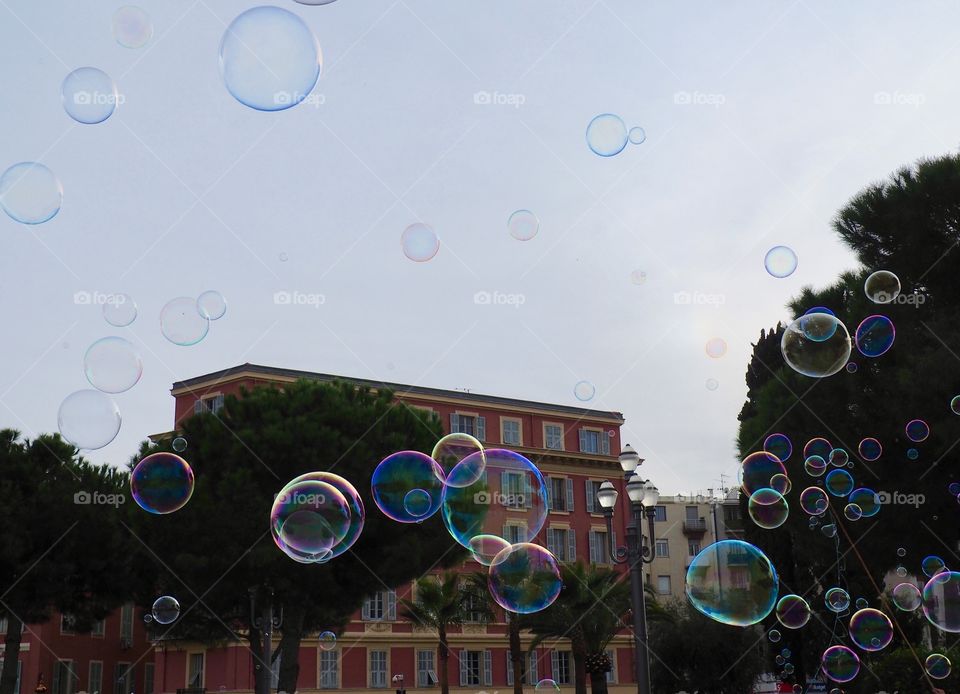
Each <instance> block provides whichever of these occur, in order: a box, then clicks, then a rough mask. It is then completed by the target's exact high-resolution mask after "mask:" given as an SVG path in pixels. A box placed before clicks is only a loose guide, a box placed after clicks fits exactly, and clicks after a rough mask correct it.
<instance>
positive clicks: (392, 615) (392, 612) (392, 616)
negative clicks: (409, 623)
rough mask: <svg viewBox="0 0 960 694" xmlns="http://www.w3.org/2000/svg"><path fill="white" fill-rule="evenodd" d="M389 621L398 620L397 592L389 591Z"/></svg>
mask: <svg viewBox="0 0 960 694" xmlns="http://www.w3.org/2000/svg"><path fill="white" fill-rule="evenodd" d="M387 619H388V620H389V621H391V622H393V621H396V619H397V591H395V590H388V591H387Z"/></svg>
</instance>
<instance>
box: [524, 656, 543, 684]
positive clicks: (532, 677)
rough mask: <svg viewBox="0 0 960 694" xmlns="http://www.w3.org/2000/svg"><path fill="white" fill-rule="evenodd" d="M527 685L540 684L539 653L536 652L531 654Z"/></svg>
mask: <svg viewBox="0 0 960 694" xmlns="http://www.w3.org/2000/svg"><path fill="white" fill-rule="evenodd" d="M527 673H528V674H527V684H530V683H531V682H539V681H540V678H539V677H538V676H537V653H536V651H534V652H533V653H531V654H530V669H529V670H528V671H527Z"/></svg>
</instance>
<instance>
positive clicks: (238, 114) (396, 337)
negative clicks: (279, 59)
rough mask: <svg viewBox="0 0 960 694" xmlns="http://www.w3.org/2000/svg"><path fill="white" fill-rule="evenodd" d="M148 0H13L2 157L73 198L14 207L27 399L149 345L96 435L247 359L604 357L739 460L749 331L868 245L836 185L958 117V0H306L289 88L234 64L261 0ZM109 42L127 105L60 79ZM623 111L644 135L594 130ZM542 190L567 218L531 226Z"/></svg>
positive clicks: (0, 115)
mask: <svg viewBox="0 0 960 694" xmlns="http://www.w3.org/2000/svg"><path fill="white" fill-rule="evenodd" d="M121 4H122V3H121V2H105V1H103V0H96V1H90V2H84V3H76V2H67V1H66V0H56V1H53V0H51V1H48V2H43V3H40V2H36V0H0V66H2V68H0V75H2V82H0V85H2V88H0V169H5V168H6V167H7V166H9V165H10V164H13V163H15V162H19V161H30V160H39V161H42V162H44V163H45V164H47V165H48V166H49V167H50V168H51V169H52V170H53V171H54V172H55V173H56V174H57V175H58V176H59V178H60V180H61V181H62V183H63V188H64V202H63V208H62V210H61V212H60V214H59V215H58V216H57V217H55V218H54V219H53V220H52V221H50V222H49V223H47V224H43V225H40V226H37V227H27V226H24V225H21V224H18V223H16V222H14V221H13V220H11V219H9V218H8V217H6V216H5V215H0V242H2V248H3V251H2V253H0V311H2V316H3V319H4V320H3V325H4V332H5V338H6V340H5V349H4V359H3V367H2V371H0V424H2V425H3V426H12V427H17V428H19V429H21V430H22V431H23V432H24V433H26V434H28V435H34V434H36V433H37V432H42V431H54V430H56V427H57V408H58V406H59V404H60V402H61V400H62V399H63V398H64V397H65V396H66V395H68V394H69V393H71V392H72V391H74V390H78V389H81V388H84V387H89V386H87V384H86V380H85V378H84V375H83V371H82V358H83V354H84V351H85V350H86V348H87V346H88V345H89V344H90V343H91V342H93V341H94V340H96V339H98V338H99V337H102V336H106V335H115V334H118V335H124V336H126V337H127V338H128V339H130V340H131V341H133V342H134V343H135V344H136V345H138V346H139V347H140V349H141V352H142V355H143V359H144V373H143V378H142V380H141V381H140V383H139V384H138V385H137V386H136V387H135V388H133V389H132V390H131V391H129V392H127V393H124V394H121V395H118V396H117V401H118V403H119V405H120V408H121V411H122V414H123V419H124V421H123V428H122V430H121V433H120V435H119V436H118V437H117V439H116V440H115V441H114V442H113V443H112V444H111V445H109V446H108V447H106V448H104V449H102V450H100V451H97V452H95V453H93V454H91V456H90V457H91V458H92V459H93V460H107V461H110V462H114V463H122V462H125V461H126V459H127V458H128V457H129V456H130V455H131V454H132V453H134V452H135V450H136V446H137V443H138V442H139V441H140V440H142V439H143V438H144V437H145V436H146V435H148V434H150V433H154V432H158V431H164V430H168V429H170V428H171V426H172V420H173V399H172V398H171V397H170V395H169V388H170V385H171V383H173V382H174V381H176V380H180V379H186V378H190V377H192V376H197V375H200V374H204V373H207V372H210V371H214V370H217V369H222V368H225V367H228V366H233V365H236V364H240V363H243V362H247V361H249V362H256V363H261V364H268V365H273V366H279V367H288V368H296V369H306V370H314V371H322V372H327V373H335V374H343V375H348V376H358V377H364V378H374V379H384V380H389V381H395V382H402V383H413V384H418V385H425V386H432V387H439V388H469V389H471V390H472V391H474V392H480V393H489V394H495V395H503V396H510V397H517V398H526V399H531V400H541V401H547V402H556V403H563V404H578V401H577V400H576V398H575V397H574V385H575V384H576V383H577V382H578V381H580V380H587V381H590V382H592V383H593V384H595V386H596V397H595V398H594V399H593V400H592V401H591V403H590V405H592V406H595V407H597V408H600V409H610V410H619V411H622V412H623V413H624V415H625V417H626V420H627V423H626V426H625V427H624V431H623V435H624V441H625V442H629V443H632V444H633V445H634V446H635V447H636V448H637V450H638V451H639V452H640V454H641V455H642V456H644V457H645V458H646V459H647V463H646V465H645V470H646V472H647V473H648V474H649V475H650V476H651V477H652V478H653V480H654V481H655V482H656V483H657V484H658V485H659V486H660V488H661V490H663V491H664V492H666V493H676V492H685V491H696V490H703V489H706V488H709V487H717V486H719V478H720V475H721V474H725V475H727V481H728V483H730V482H732V481H735V477H736V460H735V454H734V439H735V436H736V428H737V420H736V415H737V412H738V410H739V408H740V406H741V404H742V402H743V399H744V395H745V390H746V389H745V385H744V381H743V373H744V369H745V365H746V362H747V359H748V356H749V353H750V343H751V341H753V340H755V339H756V337H757V335H758V333H759V331H760V329H761V328H764V327H769V326H771V325H773V324H775V323H776V322H777V320H780V319H783V318H785V317H786V315H787V313H786V309H785V303H786V302H787V301H788V299H789V298H790V297H791V296H792V295H794V294H796V293H797V291H798V290H799V289H800V288H801V287H802V286H804V285H814V286H822V285H824V284H827V283H829V282H831V281H832V280H833V279H834V278H835V277H836V276H837V275H838V274H839V273H840V272H841V271H843V270H846V269H850V268H854V267H855V266H856V263H855V260H854V258H853V257H852V255H851V254H850V253H849V251H847V250H846V249H845V248H844V247H842V246H841V245H840V244H839V242H838V241H837V239H836V238H835V236H834V235H833V233H832V232H831V230H830V222H831V219H832V217H833V215H834V214H835V213H836V211H837V210H838V209H839V208H840V207H841V206H842V205H843V204H844V203H845V202H846V201H847V200H848V199H849V198H850V197H851V196H852V195H853V194H855V193H856V192H857V191H859V190H860V189H861V188H862V187H863V186H865V185H866V184H868V183H870V182H873V181H876V180H879V179H881V178H883V177H885V176H887V175H888V174H889V173H890V172H891V171H892V170H894V169H895V168H897V167H898V166H900V165H902V164H905V163H909V162H911V161H913V160H915V159H917V158H919V157H924V156H936V155H939V154H942V153H944V152H948V151H951V150H953V149H955V148H956V146H957V143H958V125H957V124H958V120H957V114H958V113H960V94H958V90H960V83H958V80H957V74H960V49H958V46H957V37H956V26H957V25H958V24H960V6H958V5H957V4H956V3H955V2H911V3H902V2H876V1H872V2H866V1H860V2H845V3H836V2H832V1H822V2H821V1H816V2H814V1H813V0H807V1H806V2H804V1H798V2H769V1H766V0H757V1H755V2H725V3H715V2H653V3H651V2H644V3H636V2H627V1H625V0H623V1H621V0H596V1H594V0H570V1H568V0H523V1H516V0H514V1H511V2H504V1H501V2H484V3H476V2H450V1H449V0H445V1H443V2H440V1H433V0H429V1H428V0H396V1H394V0H337V2H334V3H332V4H329V5H325V6H319V7H311V6H304V5H299V4H296V3H294V2H293V1H292V0H290V1H288V2H280V3H279V5H280V6H281V7H284V8H286V9H289V10H291V11H293V12H295V13H297V14H298V15H299V16H300V17H302V18H303V19H304V20H305V21H306V22H307V23H308V24H309V25H310V26H311V27H312V29H313V31H314V32H315V34H316V36H317V38H318V39H319V41H320V44H321V46H322V49H323V56H324V70H323V74H322V76H321V77H320V80H319V82H318V84H317V86H316V89H315V91H314V94H315V98H314V99H312V100H311V103H306V102H305V103H302V104H300V105H298V106H297V107H295V108H292V109H290V110H287V111H283V112H277V113H261V112H257V111H254V110H251V109H250V108H247V107H246V106H243V105H241V104H240V103H239V102H238V101H236V100H235V99H234V98H233V97H232V96H231V95H230V94H229V93H228V92H227V90H226V89H225V87H224V85H223V82H222V81H221V78H220V74H219V70H218V46H219V42H220V39H221V36H222V35H223V32H224V29H225V26H226V24H228V23H229V22H230V21H231V20H232V19H233V18H234V17H235V16H236V15H237V14H239V13H240V12H241V11H243V10H245V9H247V8H248V7H253V6H255V3H249V2H237V1H236V0H198V1H197V2H190V1H188V0H164V2H160V1H159V0H143V2H141V3H140V5H141V6H142V7H143V8H145V9H146V10H147V11H148V12H149V13H150V14H151V16H152V19H153V23H154V28H155V33H154V36H153V39H152V40H151V41H150V42H149V43H148V44H147V45H146V46H145V47H144V48H141V49H137V50H131V49H127V48H124V47H121V46H120V45H118V44H117V43H116V42H115V41H114V40H113V37H112V35H111V16H112V14H113V12H114V11H115V10H116V9H117V7H118V6H120V5H121ZM86 65H91V66H96V67H99V68H101V69H102V70H104V71H106V72H107V73H109V74H110V75H111V76H112V77H113V78H114V80H115V81H116V83H117V85H118V89H119V91H120V93H121V94H122V95H123V103H122V104H121V106H120V107H119V109H118V110H117V112H116V113H115V114H114V115H113V116H112V117H111V118H110V119H109V120H107V121H105V122H104V123H101V124H99V125H79V124H77V123H75V122H74V121H72V120H71V119H70V118H69V117H68V116H67V115H66V113H65V112H64V110H63V108H62V107H61V104H60V94H59V91H60V84H61V82H62V80H63V78H64V77H65V76H66V74H67V73H69V72H70V71H72V70H73V69H75V68H77V67H81V66H86ZM478 93H479V96H478ZM486 95H490V96H489V98H487V96H486ZM487 101H489V102H490V103H485V102H487ZM478 102H479V103H478ZM604 112H613V113H617V114H619V115H620V116H622V117H623V119H624V120H625V121H626V123H627V124H628V125H629V126H632V125H639V126H642V127H643V128H644V129H645V130H646V133H647V141H646V142H645V143H644V144H642V145H639V146H628V147H627V149H626V150H624V151H623V152H622V153H621V154H620V155H618V156H615V157H611V158H601V157H598V156H596V155H594V154H593V153H591V151H590V150H589V149H588V148H587V145H586V142H585V137H584V132H585V129H586V126H587V124H588V122H589V121H590V119H591V118H592V117H593V116H595V115H597V114H600V113H604ZM520 208H528V209H530V210H533V211H534V212H535V213H536V214H537V215H538V216H539V218H540V220H541V229H540V232H539V234H538V235H537V236H536V237H535V238H534V239H532V240H530V241H526V242H522V241H518V240H515V239H513V238H512V237H511V236H510V235H509V234H508V232H507V225H506V221H507V218H508V216H509V215H510V213H511V212H513V211H514V210H516V209H520ZM417 221H421V222H424V223H427V224H430V225H431V226H433V228H434V229H435V230H436V231H437V233H438V235H439V236H440V239H441V248H440V251H439V253H438V254H437V256H436V257H435V258H433V260H431V261H429V262H426V263H414V262H411V261H410V260H408V259H407V258H406V257H405V256H404V255H403V253H402V252H401V246H400V234H401V232H402V231H403V229H404V228H405V227H406V226H408V225H409V224H411V223H413V222H417ZM777 244H785V245H788V246H790V247H792V248H793V249H795V251H796V253H797V255H798V257H799V267H798V269H797V271H796V272H795V273H794V274H793V275H792V276H791V277H789V278H787V279H774V278H772V277H771V276H769V275H768V274H767V273H766V272H765V271H764V266H763V258H764V254H765V253H766V251H767V250H768V249H769V248H770V247H771V246H774V245H777ZM282 258H285V259H286V260H285V261H284V260H282ZM634 271H638V272H641V273H644V274H645V281H644V282H643V283H641V284H636V283H634V282H632V281H631V273H632V272H634ZM207 289H216V290H219V291H221V292H222V293H223V294H224V295H225V296H226V298H227V300H228V302H229V309H228V312H227V314H226V316H225V317H224V318H223V319H222V320H220V321H218V322H216V323H213V324H212V326H211V331H210V334H209V335H208V336H207V338H206V339H205V340H204V341H202V342H201V343H199V344H198V345H195V346H193V347H179V346H176V345H173V344H171V343H169V342H167V341H166V340H165V339H164V338H163V336H162V335H161V333H160V330H159V318H158V317H159V312H160V309H161V307H162V306H163V305H164V304H165V303H166V302H167V301H168V300H170V299H172V298H174V297H177V296H185V295H186V296H196V295H198V294H199V293H200V292H202V291H204V290H207ZM906 290H907V291H908V290H909V288H906ZM278 291H286V292H299V293H301V294H303V295H316V297H318V298H316V300H315V301H314V303H315V304H319V303H320V299H319V297H322V302H323V303H322V305H319V306H317V305H309V304H306V305H277V304H275V303H274V294H275V292H278ZM76 292H89V293H94V292H101V293H111V292H126V293H128V294H130V295H131V296H132V297H133V298H134V299H135V300H136V301H137V303H138V305H139V310H140V316H139V318H138V319H137V321H136V322H135V323H133V325H131V326H130V327H129V328H124V329H117V328H112V327H111V326H109V325H108V324H106V322H105V321H104V320H103V318H102V315H101V313H100V309H99V307H98V306H95V305H82V304H81V305H78V304H76V303H75V302H74V294H75V293H76ZM477 292H490V293H491V294H492V293H494V292H498V293H500V294H502V295H515V296H514V297H513V298H510V299H503V301H509V302H512V303H507V304H502V305H495V304H490V305H484V304H477V303H475V298H474V297H475V294H476V293H477ZM678 292H689V293H690V295H692V296H693V297H694V298H693V301H692V302H691V304H690V305H684V304H682V303H677V302H676V300H675V295H676V294H677V293H678ZM307 301H311V300H309V299H308V300H307ZM698 301H700V302H703V303H700V304H697V302H698ZM521 302H522V303H521ZM714 337H719V338H722V339H723V340H725V341H726V344H727V345H728V350H727V352H726V354H725V355H723V356H722V357H720V358H711V357H709V356H708V355H707V353H706V351H705V344H706V343H707V341H708V340H710V339H711V338H714ZM842 375H843V374H841V375H838V376H837V377H841V376H842ZM708 379H716V381H717V382H718V384H719V385H718V387H717V388H716V390H709V389H708V388H707V386H706V383H707V381H708ZM374 462H376V461H371V464H373V463H374Z"/></svg>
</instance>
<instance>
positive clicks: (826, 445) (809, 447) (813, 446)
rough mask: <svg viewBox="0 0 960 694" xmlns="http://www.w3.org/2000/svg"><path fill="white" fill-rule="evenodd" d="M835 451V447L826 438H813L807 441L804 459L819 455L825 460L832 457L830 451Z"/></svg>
mask: <svg viewBox="0 0 960 694" xmlns="http://www.w3.org/2000/svg"><path fill="white" fill-rule="evenodd" d="M832 450H833V445H832V444H831V443H830V442H829V441H827V440H826V439H824V438H820V437H817V438H813V439H810V440H809V441H807V443H806V445H805V446H804V447H803V457H804V458H809V457H810V456H811V455H818V456H820V457H821V458H823V459H824V460H826V459H827V458H829V457H830V451H832Z"/></svg>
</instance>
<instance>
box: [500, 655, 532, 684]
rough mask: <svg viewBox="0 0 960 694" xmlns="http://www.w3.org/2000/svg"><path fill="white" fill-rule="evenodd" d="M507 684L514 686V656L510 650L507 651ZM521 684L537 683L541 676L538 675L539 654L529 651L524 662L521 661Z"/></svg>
mask: <svg viewBox="0 0 960 694" xmlns="http://www.w3.org/2000/svg"><path fill="white" fill-rule="evenodd" d="M505 655H506V656H507V684H508V685H509V686H511V687H512V686H513V658H512V657H511V655H510V651H507V652H506V654H505ZM520 666H521V669H520V684H537V683H538V682H539V681H540V678H539V677H537V654H536V653H527V654H526V655H525V656H524V658H523V662H521V663H520Z"/></svg>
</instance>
